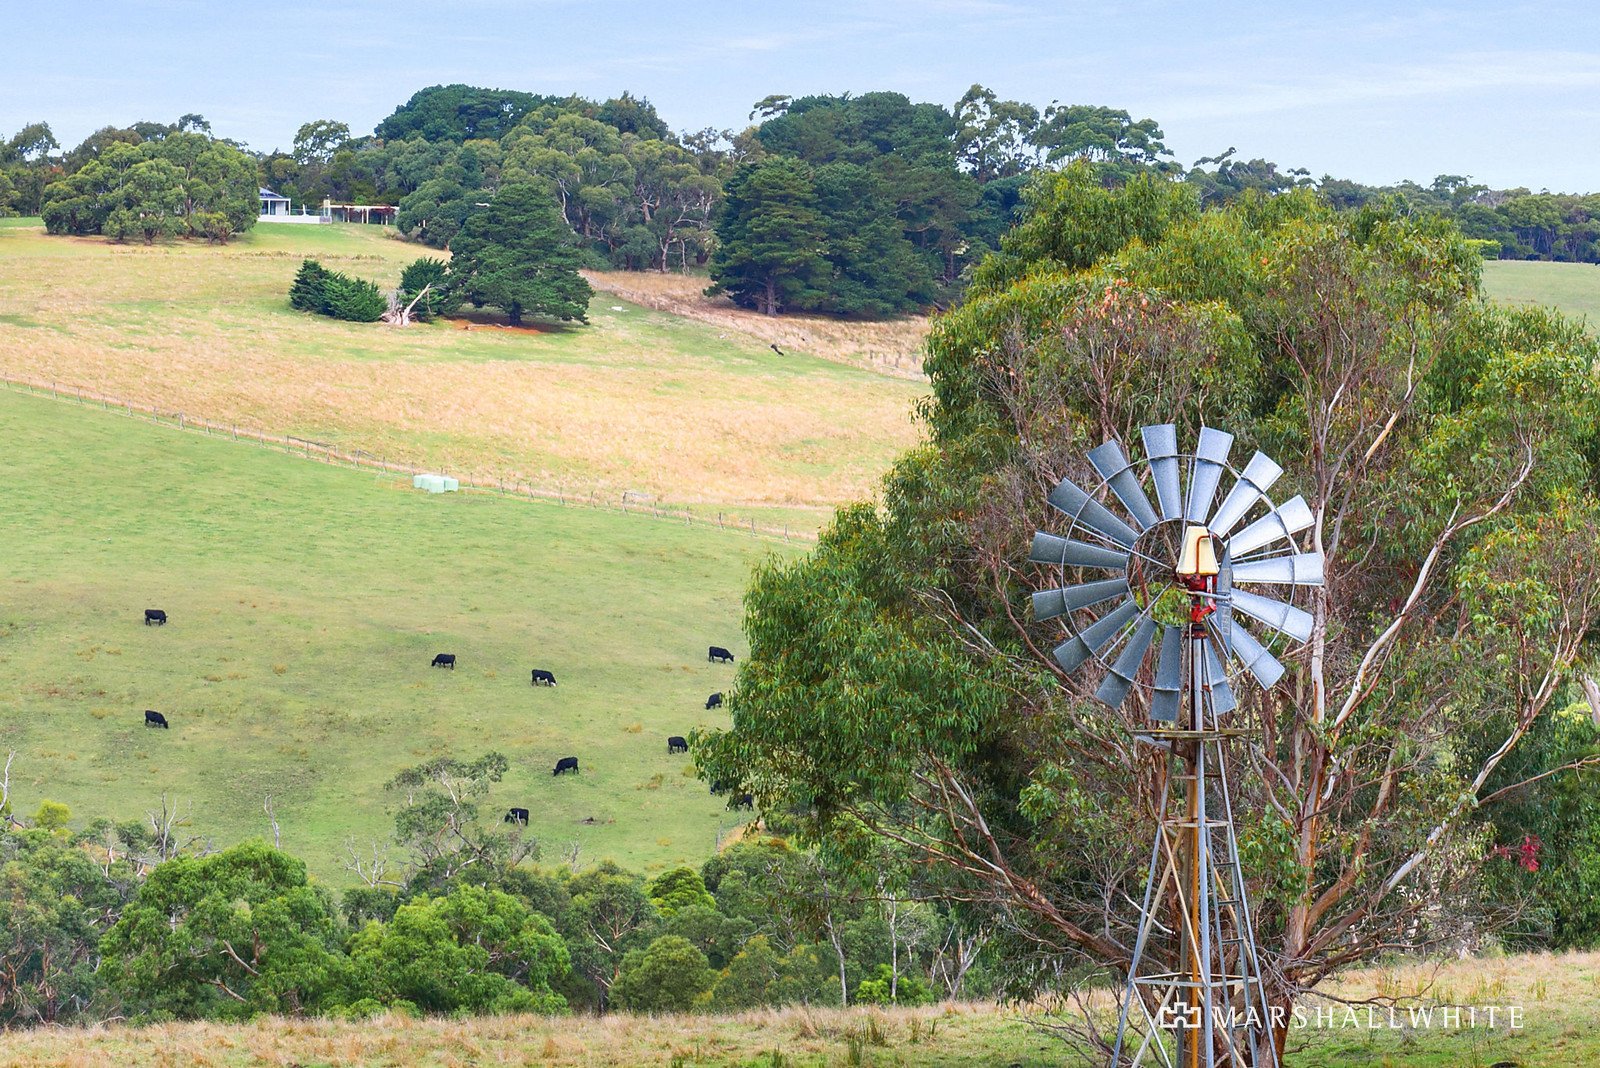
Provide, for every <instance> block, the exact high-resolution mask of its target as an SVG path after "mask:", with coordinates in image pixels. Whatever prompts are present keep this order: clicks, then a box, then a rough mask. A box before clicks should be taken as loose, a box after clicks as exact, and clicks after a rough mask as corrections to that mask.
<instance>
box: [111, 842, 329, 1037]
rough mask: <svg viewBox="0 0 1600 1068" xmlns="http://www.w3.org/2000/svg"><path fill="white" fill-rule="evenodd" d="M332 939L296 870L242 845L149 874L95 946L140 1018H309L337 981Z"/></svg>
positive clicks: (276, 856)
mask: <svg viewBox="0 0 1600 1068" xmlns="http://www.w3.org/2000/svg"><path fill="white" fill-rule="evenodd" d="M341 937H342V931H341V927H340V924H339V921H338V915H337V913H336V912H335V910H334V907H333V901H332V898H331V897H330V896H329V895H328V893H327V891H325V890H323V889H321V888H319V887H314V886H311V885H310V884H309V883H308V882H307V881H306V869H305V865H304V864H303V863H302V862H300V861H299V860H296V859H295V858H293V857H290V856H288V855H287V854H284V853H281V852H279V851H278V850H276V849H273V848H271V847H270V846H267V845H266V844H264V843H261V842H246V843H244V844H242V845H237V846H233V847H232V848H230V849H225V850H223V851H222V852H221V853H218V854H216V855H214V856H209V857H203V858H188V857H180V858H178V859H176V860H171V861H168V862H167V863H165V864H162V865H160V866H158V867H157V868H155V870H153V871H152V872H151V873H150V875H149V877H148V878H147V879H146V880H145V881H144V883H143V885H141V886H140V887H139V892H138V896H137V897H136V898H135V899H134V901H133V902H132V903H131V904H129V905H128V907H127V908H126V909H124V910H123V912H122V916H121V918H120V919H119V920H118V921H117V922H116V924H115V926H113V927H112V928H111V930H110V931H108V932H107V933H106V936H105V938H104V939H103V940H102V941H101V946H100V948H101V951H102V952H103V953H104V954H105V965H104V967H105V969H106V970H107V973H108V975H109V976H110V977H111V979H112V981H113V982H114V983H116V984H117V986H118V987H119V989H121V990H122V991H124V992H125V994H126V995H127V996H128V997H129V998H130V999H131V1000H132V1002H133V1004H134V1005H135V1006H137V1007H138V1009H139V1010H140V1011H143V1012H159V1013H170V1014H171V1015H173V1016H177V1017H180V1018H184V1019H199V1018H220V1019H236V1018H243V1017H247V1016H251V1015H254V1014H255V1013H260V1012H277V1013H284V1014H287V1015H304V1014H310V1013H315V1012H317V1011H319V1010H320V1009H321V1008H322V1007H323V1006H324V1005H325V1004H327V1003H328V999H329V998H330V996H331V995H332V994H333V993H334V992H335V991H336V989H337V988H338V985H339V983H340V982H341V981H342V978H343V976H342V971H343V955H342V953H341V952H340V940H341Z"/></svg>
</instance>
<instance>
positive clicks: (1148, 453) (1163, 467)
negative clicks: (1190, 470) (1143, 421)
mask: <svg viewBox="0 0 1600 1068" xmlns="http://www.w3.org/2000/svg"><path fill="white" fill-rule="evenodd" d="M1139 434H1140V436H1141V437H1143V438H1144V454H1145V457H1146V458H1147V459H1148V460H1149V461H1150V476H1151V481H1153V482H1154V483H1155V484H1156V501H1157V503H1159V504H1160V505H1161V518H1162V519H1182V518H1183V465H1182V464H1181V463H1179V462H1178V427H1177V425H1176V424H1174V423H1160V424H1157V425H1155V426H1147V427H1141V428H1140V430H1139Z"/></svg>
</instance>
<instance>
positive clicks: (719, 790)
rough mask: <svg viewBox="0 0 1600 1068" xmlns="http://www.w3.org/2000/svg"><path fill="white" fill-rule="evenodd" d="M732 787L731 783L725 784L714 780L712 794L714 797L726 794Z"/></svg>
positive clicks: (712, 781)
mask: <svg viewBox="0 0 1600 1068" xmlns="http://www.w3.org/2000/svg"><path fill="white" fill-rule="evenodd" d="M730 785H731V784H730V783H725V782H723V781H722V780H721V779H713V780H711V793H712V794H713V795H715V794H725V793H727V792H728V787H729V786H730Z"/></svg>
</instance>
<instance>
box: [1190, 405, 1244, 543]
mask: <svg viewBox="0 0 1600 1068" xmlns="http://www.w3.org/2000/svg"><path fill="white" fill-rule="evenodd" d="M1232 448H1233V435H1232V434H1225V433H1223V432H1222V431H1220V430H1214V429H1212V428H1211V427H1208V426H1203V427H1201V428H1200V442H1199V444H1198V445H1196V446H1195V450H1194V470H1193V471H1191V472H1190V473H1189V500H1188V502H1187V503H1186V504H1185V505H1184V512H1183V517H1184V518H1185V519H1187V520H1188V521H1189V522H1191V523H1201V524H1203V523H1205V521H1206V520H1207V519H1208V518H1209V517H1210V515H1211V501H1212V499H1213V498H1215V497H1216V495H1217V483H1218V482H1220V481H1222V470H1223V468H1224V466H1226V464H1227V462H1228V450H1230V449H1232Z"/></svg>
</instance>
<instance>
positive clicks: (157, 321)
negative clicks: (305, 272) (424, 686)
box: [0, 220, 926, 529]
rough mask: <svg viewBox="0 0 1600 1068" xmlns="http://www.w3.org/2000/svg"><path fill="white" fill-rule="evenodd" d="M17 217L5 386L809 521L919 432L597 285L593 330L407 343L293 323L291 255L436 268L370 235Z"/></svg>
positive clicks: (404, 336) (378, 330)
mask: <svg viewBox="0 0 1600 1068" xmlns="http://www.w3.org/2000/svg"><path fill="white" fill-rule="evenodd" d="M25 222H26V221H25V220H24V221H19V220H6V221H5V224H0V268H3V269H0V375H10V376H12V377H19V378H28V379H33V380H44V381H46V382H49V381H57V382H61V383H66V384H70V385H72V386H79V387H83V388H87V389H93V390H97V391H100V392H103V393H107V394H110V395H112V396H114V397H119V398H126V399H130V400H132V401H135V402H140V403H146V404H153V405H158V406H160V407H162V408H164V409H167V410H170V411H182V412H186V413H188V414H191V415H196V416H202V417H205V418H209V419H213V420H217V421H220V422H237V423H239V424H241V425H245V426H250V427H253V428H255V429H258V430H263V431H269V432H273V433H288V434H294V435H297V436H300V437H306V438H310V439H312V440H315V441H320V442H327V443H330V444H333V445H337V446H340V447H342V448H345V449H364V450H366V451H368V452H371V453H374V454H377V455H381V456H383V457H386V458H388V459H391V460H401V461H405V462H410V463H415V464H417V465H420V466H425V467H436V468H447V469H449V470H450V471H451V472H452V473H456V474H468V475H477V476H484V477H489V478H491V479H505V480H508V481H516V482H524V483H530V484H533V485H536V486H540V487H545V488H549V489H557V488H564V489H565V490H566V491H568V492H574V491H578V492H584V493H587V492H590V491H591V490H593V491H597V492H600V493H602V494H605V495H610V496H612V497H613V498H614V497H616V496H617V495H619V494H621V493H622V492H623V491H625V490H632V491H637V492H639V493H644V494H649V495H653V496H655V497H657V498H660V499H663V500H665V501H668V502H671V503H674V504H678V505H693V504H698V505H701V506H703V507H704V508H706V509H708V510H710V511H713V512H714V511H717V510H718V509H719V508H731V507H756V508H764V509H767V510H768V511H767V512H766V517H767V518H769V519H770V518H773V517H774V515H775V514H776V510H779V509H781V510H783V511H785V512H791V513H795V514H794V517H793V518H794V525H795V526H797V527H810V528H811V529H815V528H816V527H817V526H818V525H820V524H821V523H822V522H823V521H824V519H825V517H826V515H827V511H828V509H829V507H830V506H832V505H835V504H838V503H840V502H842V501H847V500H853V499H856V498H858V497H860V496H863V495H865V494H866V492H867V491H868V490H869V489H870V488H871V487H872V486H873V484H874V483H875V481H876V479H877V477H878V476H879V475H880V474H881V473H882V472H883V471H884V469H885V468H887V466H888V464H889V462H890V461H891V460H892V459H893V458H894V456H896V455H897V454H898V453H899V452H900V451H902V450H903V449H904V448H906V447H907V446H909V445H910V444H912V443H913V442H914V441H915V440H916V431H915V429H914V427H913V424H912V418H911V415H912V406H913V404H914V402H915V401H916V399H917V398H918V397H920V396H923V395H924V394H925V393H926V387H925V386H924V385H922V384H921V383H919V382H915V381H908V380H905V379H902V378H894V377H891V376H888V375H884V374H879V373H875V372H873V371H871V370H866V369H863V368H860V367H854V366H844V365H841V364H839V363H837V362H833V361H829V360H825V359H820V358H817V357H814V356H809V355H805V354H802V353H790V354H788V355H785V356H780V355H778V354H777V353H776V352H773V351H772V350H771V349H769V348H768V347H767V345H766V343H765V342H763V341H760V340H758V339H755V338H752V337H750V336H748V335H745V334H742V333H738V332H736V331H729V330H724V331H719V330H718V329H717V328H716V327H715V326H711V325H707V324H704V323H700V322H695V321H691V320H689V319H685V318H682V317H680V316H677V315H672V314H669V313H667V312H663V311H654V310H650V309H646V308H642V307H640V306H638V305H636V304H632V303H629V302H627V301H624V300H622V299H620V298H618V297H616V296H613V295H610V294H604V293H602V294H599V295H597V296H596V298H595V300H594V302H593V304H592V305H591V308H590V319H591V323H592V325H590V326H587V327H584V326H578V325H554V324H547V325H545V326H535V327H529V328H526V329H511V328H509V327H507V326H505V325H504V323H503V322H496V321H495V320H494V318H493V317H492V316H489V315H483V316H478V317H477V318H476V321H475V322H469V321H466V320H462V321H457V322H454V323H451V324H434V325H424V326H417V327H412V328H410V329H406V330H400V329H396V328H392V327H386V326H383V325H381V324H362V323H340V322H335V321H333V320H330V319H326V318H322V317H320V316H313V315H307V314H304V313H301V312H296V311H293V310H291V309H290V308H289V306H288V301H287V296H286V295H287V293H288V287H289V282H290V280H291V279H292V277H293V275H294V272H295V270H296V268H297V267H298V266H299V263H300V260H301V258H302V257H308V256H309V257H315V258H319V259H320V260H321V261H322V262H323V263H324V264H326V265H327V266H329V267H332V268H336V269H339V270H343V271H347V272H349V273H352V274H355V275H359V276H362V277H366V278H370V279H372V280H373V281H376V282H378V283H379V284H380V285H381V286H383V287H386V288H387V287H391V286H393V285H394V284H395V281H396V280H397V279H398V277H399V273H400V269H401V267H402V266H403V265H404V264H405V263H408V262H409V261H411V260H412V259H414V258H416V257H418V256H422V255H430V254H433V255H436V254H437V253H434V252H433V251H432V250H430V249H427V248H424V247H421V246H418V245H413V244H408V243H405V242H401V241H397V240H393V239H392V238H390V237H387V236H385V230H384V229H383V228H380V227H364V226H355V225H351V226H344V225H336V226H291V225H285V224H275V225H262V226H259V227H257V228H256V229H255V230H254V231H252V232H251V233H250V234H249V235H247V236H246V237H244V238H242V239H240V240H239V241H238V242H236V243H235V244H231V245H228V246H225V247H213V246H206V245H195V244H175V245H158V246H155V247H153V248H146V247H143V246H139V245H114V244H110V243H108V242H106V241H104V240H102V239H99V238H65V237H48V236H46V235H45V234H44V233H43V231H42V230H41V229H40V228H39V227H38V226H37V225H36V224H32V225H23V224H22V223H25ZM463 327H468V329H463Z"/></svg>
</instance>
